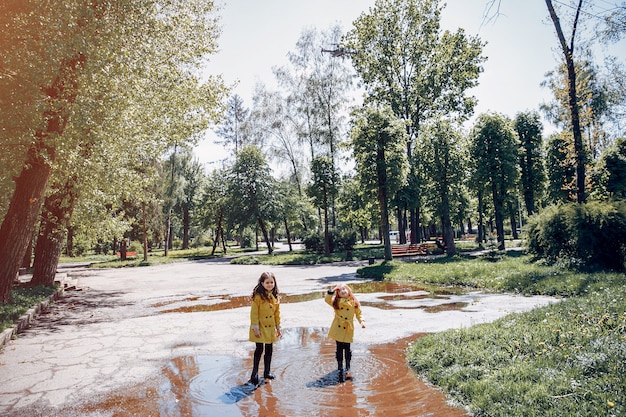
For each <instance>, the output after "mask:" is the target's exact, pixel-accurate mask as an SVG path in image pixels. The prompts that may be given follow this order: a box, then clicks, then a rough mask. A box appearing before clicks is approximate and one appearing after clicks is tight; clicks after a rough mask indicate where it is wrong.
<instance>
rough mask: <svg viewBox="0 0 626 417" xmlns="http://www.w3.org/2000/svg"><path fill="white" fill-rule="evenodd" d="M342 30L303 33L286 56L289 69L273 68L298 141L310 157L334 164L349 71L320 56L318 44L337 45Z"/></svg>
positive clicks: (342, 118)
mask: <svg viewBox="0 0 626 417" xmlns="http://www.w3.org/2000/svg"><path fill="white" fill-rule="evenodd" d="M340 37H341V27H340V26H338V25H334V26H332V27H331V28H329V30H327V31H318V30H316V29H307V30H304V31H303V32H302V33H301V35H300V38H299V39H298V41H297V43H296V50H295V51H294V52H290V53H289V54H288V58H289V64H290V65H289V66H285V67H280V68H276V69H274V74H275V76H276V79H277V80H278V83H279V85H281V86H282V87H284V88H286V90H287V92H288V96H287V106H288V107H289V108H291V109H293V112H291V113H292V114H293V119H292V120H293V122H294V123H295V126H296V131H297V135H298V139H299V140H300V142H302V143H306V144H308V147H309V155H310V158H311V159H312V158H314V157H315V156H316V155H317V153H318V151H319V152H321V153H325V154H329V155H330V156H331V158H332V160H333V163H335V162H336V159H337V156H338V155H337V152H338V145H339V142H340V138H341V133H342V129H343V128H344V123H345V122H344V118H345V116H346V108H345V107H346V104H347V102H348V99H347V92H348V91H349V90H350V88H351V87H352V77H351V72H350V68H349V67H348V66H347V64H346V63H344V62H343V61H339V60H336V59H334V58H332V57H331V56H328V55H323V54H320V45H330V44H334V43H338V42H339V41H340Z"/></svg>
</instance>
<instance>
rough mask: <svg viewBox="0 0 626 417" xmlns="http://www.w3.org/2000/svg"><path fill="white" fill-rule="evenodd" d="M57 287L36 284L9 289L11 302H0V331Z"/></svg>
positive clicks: (11, 324)
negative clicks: (30, 286) (35, 285)
mask: <svg viewBox="0 0 626 417" xmlns="http://www.w3.org/2000/svg"><path fill="white" fill-rule="evenodd" d="M57 289H58V288H57V287H45V286H38V287H32V288H17V289H14V290H12V291H11V302H10V303H7V304H3V303H0V333H1V332H2V331H4V330H5V329H8V328H9V327H13V326H14V324H15V322H16V321H17V320H18V319H19V318H20V317H21V316H22V315H23V314H24V313H26V312H27V311H28V310H30V309H31V308H32V307H33V306H34V305H37V304H39V303H40V302H42V301H44V300H46V299H47V298H48V297H50V296H51V295H52V294H54V293H55V292H56V291H57Z"/></svg>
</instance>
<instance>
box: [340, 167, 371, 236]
mask: <svg viewBox="0 0 626 417" xmlns="http://www.w3.org/2000/svg"><path fill="white" fill-rule="evenodd" d="M342 184H343V186H342V187H341V190H340V191H339V199H338V201H339V219H340V220H341V222H342V223H343V224H346V225H347V226H348V229H349V230H358V231H359V238H360V240H361V242H364V241H365V240H366V239H369V230H370V229H371V228H372V226H374V225H377V224H380V222H379V221H378V215H377V214H376V212H377V206H376V195H375V194H374V193H372V191H371V190H365V189H364V188H363V187H362V186H361V183H360V182H359V178H358V177H357V176H351V177H346V178H344V180H343V181H342Z"/></svg>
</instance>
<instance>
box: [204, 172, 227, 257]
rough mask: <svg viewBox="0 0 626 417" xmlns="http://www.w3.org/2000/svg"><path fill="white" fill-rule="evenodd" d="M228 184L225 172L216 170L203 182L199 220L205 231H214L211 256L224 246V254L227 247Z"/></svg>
mask: <svg viewBox="0 0 626 417" xmlns="http://www.w3.org/2000/svg"><path fill="white" fill-rule="evenodd" d="M227 188H228V184H227V181H226V175H225V171H224V170H214V171H213V172H211V173H210V174H209V175H208V176H207V178H206V181H204V182H203V185H202V189H201V192H200V201H199V203H198V210H197V216H196V218H197V220H198V222H199V224H200V227H201V229H203V230H209V229H212V230H213V249H212V251H211V255H214V254H215V249H216V247H217V246H218V245H220V244H221V245H222V250H223V252H224V253H226V251H227V247H226V239H225V235H226V233H225V232H226V230H225V229H226V219H225V213H226V209H227V204H228V198H227Z"/></svg>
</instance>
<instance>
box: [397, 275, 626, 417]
mask: <svg viewBox="0 0 626 417" xmlns="http://www.w3.org/2000/svg"><path fill="white" fill-rule="evenodd" d="M594 282H595V284H593V285H590V286H589V287H588V288H587V290H588V291H589V294H588V295H585V296H582V297H575V298H571V299H568V300H565V301H561V302H559V303H554V304H552V305H550V306H548V307H543V308H539V309H535V310H533V311H530V312H527V313H520V314H510V315H508V316H506V317H504V318H502V319H500V320H498V321H496V322H494V323H490V324H484V325H477V326H472V327H471V328H467V329H459V330H449V331H446V332H442V333H438V334H433V335H429V336H426V337H422V338H419V339H417V340H416V341H415V342H414V343H413V344H412V346H411V347H409V350H408V355H407V358H408V361H409V364H410V365H411V367H413V368H414V369H415V370H416V372H417V373H418V374H419V375H420V376H421V377H423V378H424V379H426V380H427V381H428V382H430V383H432V384H435V385H437V386H439V387H441V388H442V389H443V390H444V391H445V392H446V393H447V394H448V395H449V396H450V397H452V399H453V400H454V401H455V402H456V403H457V404H461V405H463V406H465V407H467V408H468V409H469V411H470V412H471V413H472V415H476V416H507V417H516V416H519V417H526V416H555V417H556V416H563V417H565V416H568V417H569V416H573V415H576V416H588V417H592V416H598V415H607V416H618V415H624V414H625V413H626V404H625V403H624V401H623V399H624V397H625V396H626V379H624V378H623V375H624V374H625V372H626V367H625V364H626V286H625V284H626V282H625V280H624V276H623V275H622V274H614V275H610V276H607V275H602V276H601V277H598V278H597V279H594Z"/></svg>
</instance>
